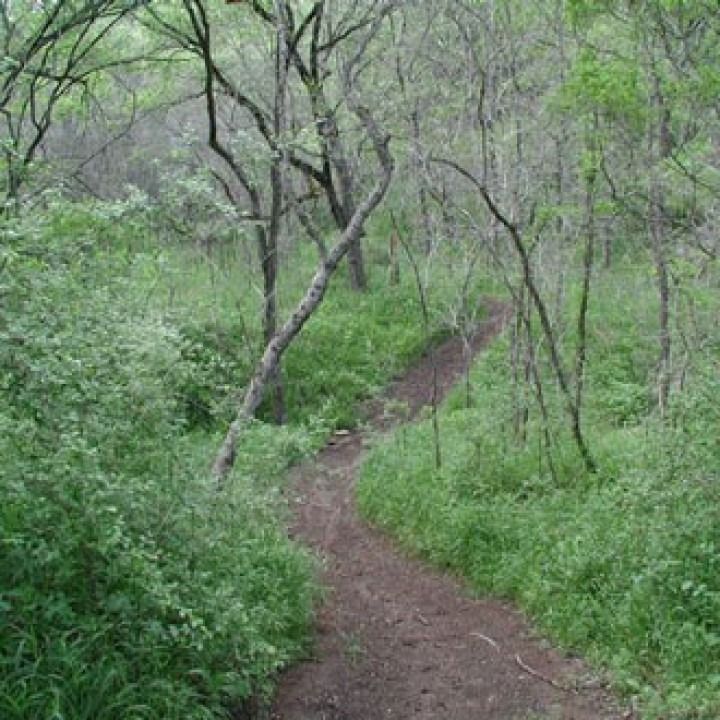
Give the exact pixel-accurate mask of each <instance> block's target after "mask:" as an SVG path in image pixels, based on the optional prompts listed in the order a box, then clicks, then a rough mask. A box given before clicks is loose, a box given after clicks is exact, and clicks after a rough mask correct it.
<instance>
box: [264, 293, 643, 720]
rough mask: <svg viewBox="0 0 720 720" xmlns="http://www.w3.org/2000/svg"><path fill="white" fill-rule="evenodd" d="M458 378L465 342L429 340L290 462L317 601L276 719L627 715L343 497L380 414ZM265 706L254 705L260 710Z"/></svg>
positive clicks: (284, 682) (526, 630) (297, 529)
mask: <svg viewBox="0 0 720 720" xmlns="http://www.w3.org/2000/svg"><path fill="white" fill-rule="evenodd" d="M506 317H507V308H506V307H505V306H504V305H502V304H501V303H498V302H490V303H489V307H488V317H487V320H486V321H485V322H484V323H483V324H482V325H481V326H480V327H479V328H478V331H477V333H476V335H475V338H474V341H473V347H474V350H475V351H476V352H478V351H480V350H482V348H483V347H485V346H486V345H487V344H488V343H489V342H490V341H491V340H492V339H493V338H494V337H495V335H496V334H497V333H498V332H499V330H500V329H501V328H502V326H503V324H504V322H505V320H506ZM433 366H435V367H436V368H437V373H438V384H439V387H440V393H441V396H442V395H444V394H445V393H446V392H447V391H448V390H449V389H450V388H451V387H452V385H453V384H454V383H455V382H456V381H457V380H458V379H459V378H460V377H461V375H462V373H463V370H464V366H465V361H464V359H463V352H462V344H461V342H460V340H459V339H457V338H453V339H450V340H448V341H447V342H445V343H443V344H442V345H440V346H439V347H437V348H436V349H435V350H434V351H433V353H432V354H428V355H426V356H425V357H423V358H422V359H421V361H420V362H419V363H418V364H417V365H416V366H415V367H414V368H413V369H411V370H410V372H408V373H407V374H406V375H405V376H404V377H403V378H402V379H399V380H397V381H396V382H395V383H393V384H392V385H391V386H390V387H389V388H388V390H387V392H386V393H385V394H384V396H383V398H382V399H381V400H378V401H375V402H373V403H371V404H370V405H369V406H368V408H367V410H366V417H367V422H366V423H365V425H364V426H363V428H362V429H359V430H357V431H353V432H350V433H348V434H345V435H336V436H335V438H334V439H333V441H332V442H331V443H330V444H329V445H328V446H327V447H326V448H325V449H324V450H322V451H321V452H320V453H319V454H318V455H317V456H316V457H315V458H314V460H313V461H312V462H308V463H305V464H303V465H301V466H299V467H297V468H296V469H295V470H294V473H293V475H294V477H293V479H292V485H291V487H292V490H291V492H292V493H293V500H292V506H293V524H292V527H291V533H292V535H293V537H294V538H295V539H296V540H298V541H299V542H302V543H304V544H306V545H307V546H308V547H310V548H311V549H312V550H313V551H314V552H315V553H316V554H317V555H318V556H319V557H320V559H321V562H322V568H323V570H322V578H321V582H322V584H323V586H324V587H325V588H326V597H325V601H324V604H323V605H322V606H321V607H320V608H319V610H318V615H317V618H316V627H315V635H316V637H315V642H314V648H313V653H312V656H311V657H309V658H307V659H306V660H305V661H303V662H301V663H299V664H298V665H296V666H294V667H292V668H291V669H289V670H288V671H287V672H286V673H284V675H283V676H282V677H281V678H280V683H279V688H278V692H277V695H276V697H275V701H274V704H273V707H272V709H271V710H270V717H271V718H273V720H380V719H381V718H396V719H398V720H405V719H409V718H415V719H416V720H431V719H432V720H471V719H472V720H480V719H483V720H611V719H612V720H616V719H618V720H619V719H621V718H624V719H628V718H631V717H632V713H631V712H630V711H628V710H627V708H623V707H621V705H620V704H619V703H618V702H617V700H616V699H614V698H613V697H612V695H611V694H610V692H609V691H608V690H607V688H606V687H605V685H604V684H603V682H602V681H601V680H600V679H599V678H598V677H597V676H595V675H594V674H593V673H592V672H591V671H590V670H589V669H588V667H587V666H586V665H585V664H584V663H583V662H582V660H581V659H579V658H577V657H571V656H568V655H566V654H564V653H562V652H560V651H558V650H556V649H553V647H552V646H551V645H550V644H549V643H548V642H547V641H545V640H543V639H542V638H541V637H540V636H539V635H538V634H537V632H536V631H534V630H533V629H532V627H531V626H530V625H529V624H528V622H527V621H526V619H525V618H524V617H523V615H522V614H521V613H520V612H519V611H518V610H517V609H514V608H513V607H512V606H511V605H509V604H508V603H505V602H502V601H499V600H496V599H476V598H474V597H473V596H472V594H471V592H470V590H469V589H468V588H467V587H466V586H465V585H464V584H463V583H462V582H461V581H459V580H458V579H456V578H454V577H452V576H450V575H448V574H444V573H443V572H441V571H438V570H435V569H432V568H429V567H428V566H427V565H426V564H423V563H422V562H421V561H419V560H417V559H416V558H413V557H409V556H408V555H407V554H405V553H404V552H403V551H401V550H399V549H397V548H396V547H394V546H393V544H392V543H391V542H390V540H389V538H387V537H386V536H384V535H383V534H382V533H381V532H379V531H377V530H376V529H373V528H372V527H369V526H368V525H367V524H366V523H365V522H364V521H363V520H362V519H361V518H360V517H359V515H358V512H357V510H356V507H355V501H354V485H355V477H356V472H357V470H358V468H359V466H360V464H361V461H362V457H363V450H364V447H365V445H366V443H367V442H368V441H369V439H371V437H372V435H373V434H377V433H379V432H383V431H384V430H386V429H388V428H389V426H390V425H391V424H392V420H391V419H389V418H388V416H387V413H386V412H385V408H387V407H388V403H390V404H389V406H390V407H393V406H397V405H398V404H399V403H406V404H407V413H406V414H405V417H406V418H407V417H408V416H409V417H413V416H415V415H417V413H418V412H419V411H420V410H421V408H423V407H424V406H426V405H428V404H429V402H430V398H431V393H432V385H433V383H432V374H433ZM263 714H264V713H263Z"/></svg>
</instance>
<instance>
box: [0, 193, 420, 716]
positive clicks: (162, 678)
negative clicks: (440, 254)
mask: <svg viewBox="0 0 720 720" xmlns="http://www.w3.org/2000/svg"><path fill="white" fill-rule="evenodd" d="M148 232H149V231H148V230H147V228H146V226H145V224H143V223H142V222H133V221H132V218H129V219H127V218H125V216H124V211H123V208H122V207H119V208H113V207H112V206H107V205H97V206H71V205H68V204H66V203H57V204H51V206H50V207H48V208H45V209H44V212H43V215H42V219H41V220H39V219H32V218H30V217H29V216H28V217H26V218H25V219H23V220H20V221H17V222H14V223H8V224H7V225H6V226H5V228H4V240H5V243H4V244H3V248H2V251H1V252H2V255H1V256H0V268H1V269H0V397H1V401H0V456H1V457H2V459H3V461H2V463H1V464H0V493H1V494H2V498H3V502H2V506H1V507H0V717H2V718H3V720H21V719H22V720H30V719H31V718H32V719H35V718H53V720H61V719H62V720H82V719H83V718H87V720H110V719H118V720H119V719H120V718H122V719H123V720H128V719H134V718H138V719H139V718H148V720H150V719H152V720H155V719H156V718H163V719H164V720H165V719H167V720H172V719H173V718H177V719H178V720H179V719H180V718H183V720H189V719H193V718H198V719H199V718H211V717H227V716H228V714H229V713H231V712H232V711H233V708H235V709H237V707H238V706H239V704H242V702H243V701H246V700H247V699H248V698H250V697H257V696H258V695H259V696H262V695H264V694H266V693H268V692H269V691H270V688H271V685H272V678H273V676H274V675H275V674H276V673H277V671H278V670H279V669H280V668H282V667H284V666H286V665H287V664H288V663H289V662H290V661H292V660H293V659H296V658H297V657H298V656H299V655H301V654H302V653H303V652H305V651H306V642H307V633H308V628H309V622H310V619H311V615H312V609H313V602H314V600H315V599H316V596H317V589H316V587H315V585H314V581H313V576H314V573H313V562H312V560H311V558H310V557H309V556H308V555H307V554H306V553H305V552H304V551H302V550H301V549H299V548H298V547H297V546H295V545H294V544H293V543H292V542H291V541H290V540H289V539H288V538H287V535H286V532H285V529H284V517H285V513H286V506H285V500H284V483H285V471H286V469H287V466H288V465H289V464H290V463H291V462H293V461H295V460H297V459H299V458H301V457H303V456H306V455H307V454H308V453H310V452H312V451H313V449H314V448H316V447H317V446H318V445H319V444H320V443H321V442H322V440H323V438H324V437H326V435H327V433H328V432H329V431H330V430H331V429H332V428H335V427H338V426H341V425H349V424H351V423H353V422H354V421H355V418H354V415H353V406H354V404H355V401H356V400H357V399H358V398H361V397H364V396H366V395H368V394H370V393H372V392H373V391H374V390H376V389H377V388H378V387H380V386H381V385H382V384H384V383H385V382H387V380H388V379H389V378H390V377H391V376H392V375H393V374H394V373H396V372H398V371H399V370H400V369H401V368H402V367H403V366H404V365H405V364H407V363H408V362H409V361H410V360H411V358H412V357H414V356H415V355H416V354H418V353H419V352H420V351H421V349H422V347H423V345H424V343H425V341H426V338H425V335H424V333H423V331H422V328H421V326H420V324H419V323H415V322H408V320H409V318H410V319H412V318H413V317H414V316H417V314H418V313H419V310H418V306H417V302H416V301H415V300H414V299H413V298H414V294H413V292H414V291H413V287H412V285H411V284H410V283H409V282H405V283H404V284H402V285H400V286H399V287H396V288H388V287H386V281H385V276H384V273H383V271H382V268H380V269H379V270H378V271H377V272H375V273H374V274H373V275H372V282H373V291H372V293H371V294H368V295H367V296H364V297H362V298H358V297H357V296H354V295H351V294H350V292H349V290H348V289H347V285H346V282H345V281H344V280H343V278H338V282H336V283H334V285H333V288H332V289H331V291H330V293H329V294H328V298H327V306H326V307H324V308H323V309H322V310H321V311H320V313H319V314H318V317H317V318H314V319H313V320H312V321H311V322H310V323H309V324H308V326H307V328H306V333H307V334H306V336H305V337H303V338H302V341H301V342H300V343H299V344H298V346H297V347H296V348H293V350H292V352H290V353H289V354H288V357H287V369H286V375H285V380H286V384H287V388H288V403H289V410H290V416H291V419H292V421H293V422H292V423H291V424H289V425H288V426H286V427H283V428H278V427H274V426H271V425H269V424H265V423H263V422H261V421H258V422H256V423H254V424H253V425H252V426H251V427H250V428H249V430H248V432H247V434H246V435H245V436H244V437H243V440H242V443H241V446H240V448H239V451H238V458H237V464H236V467H235V469H234V471H233V475H232V480H231V482H229V483H228V484H227V486H226V487H225V488H224V489H223V490H222V491H220V492H218V490H217V489H216V488H215V486H214V484H213V483H212V482H211V481H210V479H209V477H208V475H209V473H208V467H209V464H210V460H211V458H212V456H213V453H214V452H215V450H216V449H217V447H218V445H219V442H220V440H221V438H222V433H223V431H224V430H225V428H226V423H227V421H228V420H229V419H230V417H231V416H232V409H233V406H234V403H235V402H236V400H237V397H238V393H239V392H241V390H242V387H243V386H244V384H245V383H246V382H247V379H248V375H249V372H250V368H251V367H252V363H253V362H254V360H255V358H256V357H257V356H258V352H259V349H260V338H259V323H258V319H257V318H258V316H259V308H260V304H259V298H258V295H257V292H256V290H255V287H254V285H253V283H254V282H255V281H254V280H253V279H252V278H249V277H248V271H247V270H246V269H245V268H244V266H243V264H242V262H241V261H242V260H243V258H244V255H243V253H242V252H240V251H229V250H227V251H226V255H225V256H224V257H219V256H217V255H215V256H213V257H207V256H204V255H202V254H199V253H197V252H195V251H193V250H187V249H182V248H179V247H175V246H172V245H167V246H165V247H162V248H160V249H155V248H154V246H153V244H152V243H151V242H150V240H149V239H148V238H146V239H145V240H143V238H142V233H148ZM243 252H244V251H243ZM313 265H314V261H313V257H312V255H311V254H310V253H309V252H307V251H306V249H300V250H299V251H298V255H297V257H296V258H295V260H294V261H293V262H291V261H290V259H288V260H287V261H286V264H285V265H284V269H283V273H284V276H285V280H284V281H283V285H282V287H281V298H282V303H281V304H282V308H283V312H286V311H287V309H288V308H289V307H290V306H291V305H292V302H294V300H296V299H297V297H299V293H300V292H301V291H302V287H303V284H304V282H306V280H307V278H308V277H309V276H310V274H311V272H312V268H313Z"/></svg>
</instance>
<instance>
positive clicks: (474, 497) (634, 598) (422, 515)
mask: <svg viewBox="0 0 720 720" xmlns="http://www.w3.org/2000/svg"><path fill="white" fill-rule="evenodd" d="M688 297H690V298H692V301H693V302H692V303H689V301H688V302H687V304H686V305H682V304H680V305H678V307H677V311H678V312H679V313H688V312H690V311H692V313H693V317H692V318H690V317H689V316H688V315H684V316H683V317H682V325H683V326H684V328H683V329H684V331H685V332H687V333H690V332H692V333H694V339H693V340H692V341H693V342H694V343H695V345H694V346H693V352H692V354H691V355H688V357H687V358H683V357H682V354H681V352H678V355H677V357H676V363H677V364H676V367H677V368H678V376H677V380H676V387H675V393H674V397H673V405H672V408H671V412H670V417H669V418H668V419H667V421H666V422H661V421H660V419H659V418H658V417H657V416H656V414H655V412H654V393H653V383H654V367H655V357H656V352H657V351H656V347H655V333H656V326H655V317H656V313H655V297H654V289H653V286H652V278H647V277H645V276H644V275H642V274H640V273H637V272H622V273H614V274H608V275H605V276H603V277H601V278H599V279H598V284H597V286H596V288H595V296H594V301H593V304H592V318H591V324H590V327H591V328H592V335H591V347H590V354H589V358H590V361H589V366H588V396H587V400H586V432H587V435H588V437H589V439H590V442H591V445H592V447H593V450H594V452H595V454H596V457H597V460H598V464H599V468H600V471H599V472H598V473H597V474H596V475H594V476H591V475H587V474H586V473H585V472H584V470H583V468H582V465H581V462H580V460H579V458H578V457H577V453H576V451H575V449H574V447H573V445H572V443H571V441H570V439H569V438H568V437H566V436H565V433H564V432H563V431H556V433H555V438H556V439H555V443H556V444H555V447H554V448H553V458H554V465H555V468H556V470H557V477H556V478H555V479H553V478H552V476H551V474H550V472H549V469H548V467H547V462H546V460H545V457H544V453H543V452H542V447H541V442H542V433H541V428H540V424H539V418H537V417H535V416H534V415H535V413H534V411H533V416H532V417H531V421H530V426H529V432H528V437H527V441H526V442H520V441H519V440H517V439H516V438H514V437H513V435H512V427H513V423H512V398H513V391H512V386H511V383H512V379H511V372H510V369H509V362H508V361H507V358H508V344H507V343H508V340H507V338H502V339H500V340H499V341H498V342H497V343H496V344H495V346H494V347H492V348H491V349H490V350H489V351H488V352H487V353H485V354H484V355H483V356H482V357H481V358H480V359H479V361H478V363H477V365H476V367H475V368H474V370H473V383H474V389H475V397H474V399H475V407H473V408H472V409H466V408H465V407H464V403H463V402H462V399H461V398H460V397H459V395H456V396H455V397H451V398H450V399H449V400H448V402H447V403H446V405H445V408H444V411H443V414H442V417H441V426H442V429H443V432H442V437H443V440H444V453H443V455H444V457H445V458H446V463H445V466H444V467H443V468H442V470H441V471H436V470H435V469H434V462H433V457H432V454H431V451H430V443H429V441H428V438H429V436H430V433H431V428H430V427H429V424H428V423H427V422H420V423H417V424H415V425H413V426H411V427H408V428H404V429H400V430H398V431H397V432H396V433H395V434H394V435H393V436H392V437H391V438H389V439H388V440H386V441H384V442H381V443H380V444H378V445H377V447H375V448H374V449H373V450H372V452H371V453H370V455H369V457H368V459H367V462H366V463H365V465H364V468H363V471H362V480H361V483H360V487H359V491H358V492H359V502H360V506H361V509H362V512H363V513H364V514H365V515H366V516H367V517H368V518H370V519H372V520H373V521H374V522H376V523H378V524H379V525H381V526H383V527H385V528H387V529H388V530H390V531H391V532H392V533H394V534H395V535H396V536H397V537H399V538H400V540H401V541H402V542H403V543H404V544H405V545H406V546H407V547H409V548H412V549H413V550H415V551H418V552H420V553H422V554H424V555H425V556H427V557H428V558H430V559H431V560H432V561H433V562H435V563H437V564H439V565H442V566H444V567H448V568H451V569H453V570H455V571H457V572H458V573H460V574H462V575H464V576H465V577H467V578H468V580H469V581H470V583H471V584H472V586H473V587H474V588H476V589H477V590H478V591H482V592H492V593H496V594H499V595H501V596H506V597H509V598H513V599H515V600H517V601H518V602H519V603H520V604H521V605H522V606H523V607H524V608H525V609H526V610H528V611H529V612H530V613H531V615H532V616H533V617H534V618H536V620H537V622H538V623H539V624H540V626H541V627H542V628H543V629H544V630H545V631H546V632H548V633H549V634H550V635H551V636H552V637H553V638H555V639H556V640H558V641H560V642H561V643H562V644H563V645H565V646H566V647H568V648H572V649H574V650H579V651H581V652H583V653H585V654H586V655H587V656H588V657H590V658H591V659H592V660H593V661H595V662H596V663H597V664H598V666H600V667H604V668H606V669H607V670H608V671H609V672H610V673H611V676H612V678H613V679H614V681H615V682H616V684H617V686H618V687H620V688H622V689H623V690H624V691H626V692H627V693H629V694H632V695H634V696H636V697H637V699H638V701H639V702H640V704H641V706H642V708H643V710H644V712H645V714H646V715H645V716H647V717H649V718H653V717H657V718H660V717H663V718H668V717H672V718H678V720H679V719H680V718H683V719H684V718H689V717H695V718H706V719H707V720H710V719H711V718H717V717H718V716H720V574H719V573H718V562H719V561H718V557H719V555H718V548H720V514H719V513H720V510H719V508H720V444H719V443H718V438H719V437H720V411H718V403H717V399H718V397H720V394H719V391H720V385H719V384H718V377H720V372H719V371H720V336H719V335H718V331H717V326H716V324H715V321H714V318H715V317H716V316H717V312H718V310H719V309H720V308H719V307H718V302H717V298H718V293H717V284H716V282H715V281H714V280H712V281H709V282H706V283H705V284H704V285H703V284H701V283H698V284H693V285H692V286H688V288H687V296H686V300H687V298H688ZM571 301H572V298H571ZM630 309H631V310H630ZM567 339H568V343H570V341H571V340H572V338H571V337H568V338H567ZM674 340H675V342H676V347H678V346H679V347H682V342H683V340H682V338H681V337H680V336H679V335H677V336H676V337H675V338H674ZM686 340H688V341H689V340H690V339H689V336H688V338H686ZM681 359H682V362H686V361H687V366H686V367H685V368H684V369H683V376H682V382H683V387H682V389H681V388H680V387H679V384H678V383H679V382H680V369H681V367H680V362H681ZM546 382H547V388H548V389H549V393H550V396H551V399H552V402H551V403H550V405H551V407H552V409H553V412H554V413H555V414H556V415H555V422H554V423H553V426H554V427H555V428H557V427H559V426H560V425H561V423H562V416H561V414H560V408H559V402H557V398H556V397H555V396H554V394H555V390H554V388H553V385H552V382H551V381H550V379H549V376H548V377H547V378H546Z"/></svg>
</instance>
